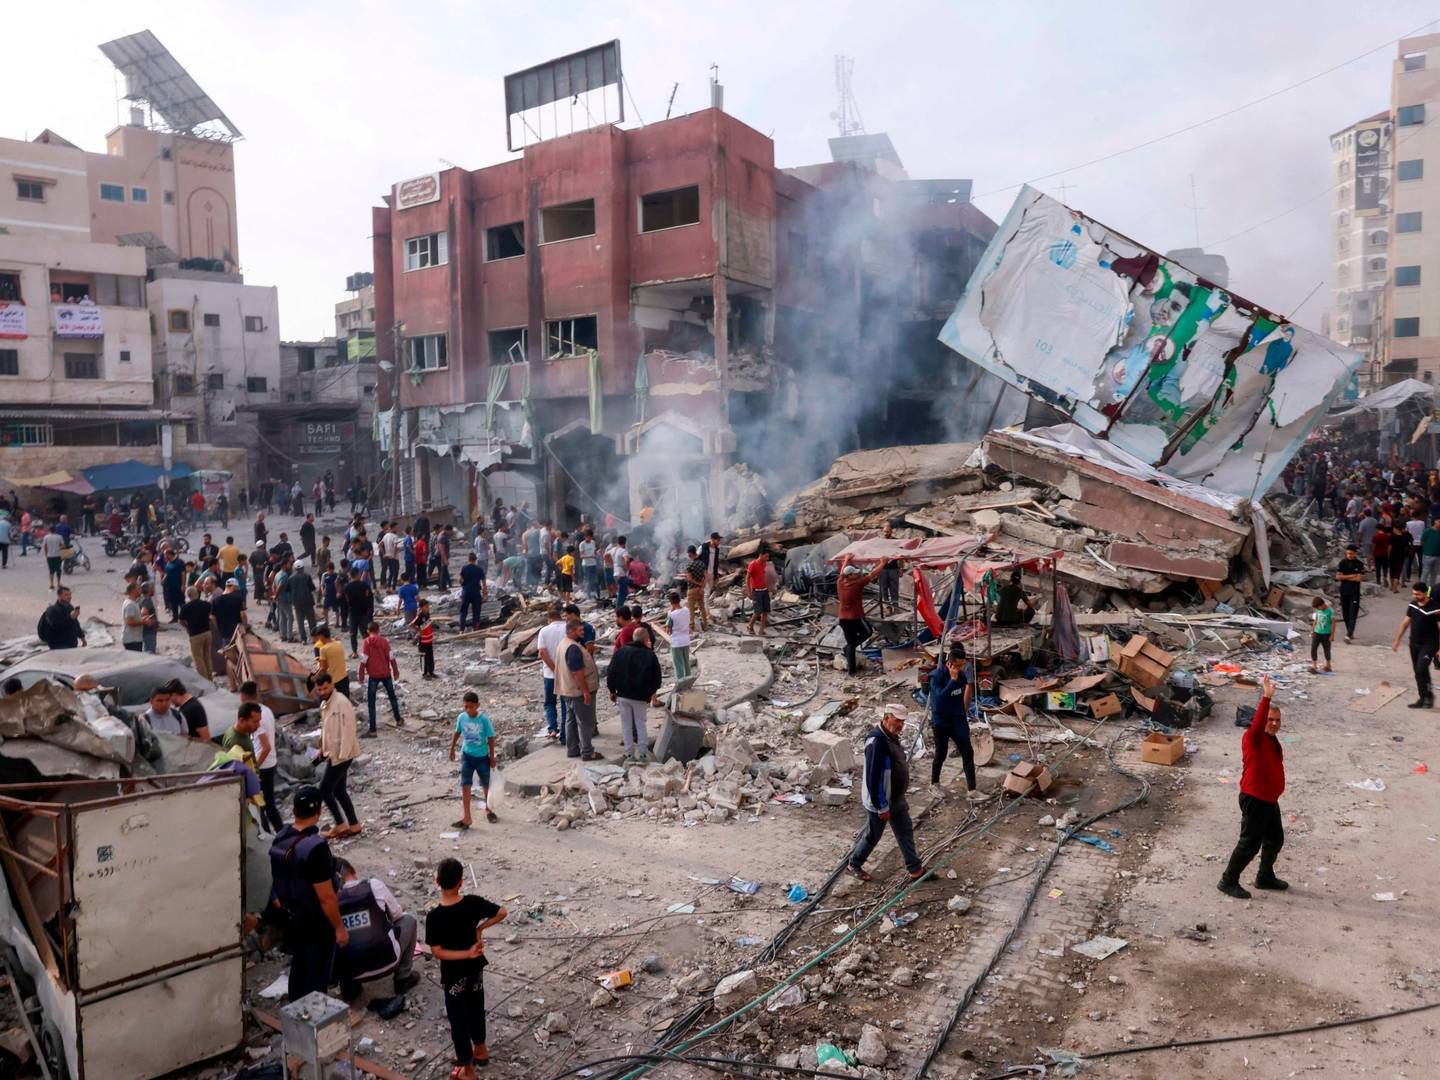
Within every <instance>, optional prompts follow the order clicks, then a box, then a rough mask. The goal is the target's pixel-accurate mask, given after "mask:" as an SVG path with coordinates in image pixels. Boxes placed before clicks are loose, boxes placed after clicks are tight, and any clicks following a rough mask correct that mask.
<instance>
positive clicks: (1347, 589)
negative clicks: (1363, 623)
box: [1335, 544, 1365, 642]
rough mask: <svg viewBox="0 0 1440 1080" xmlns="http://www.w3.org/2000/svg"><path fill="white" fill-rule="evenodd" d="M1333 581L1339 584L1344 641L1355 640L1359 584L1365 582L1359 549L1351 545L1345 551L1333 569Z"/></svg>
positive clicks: (1363, 565)
mask: <svg viewBox="0 0 1440 1080" xmlns="http://www.w3.org/2000/svg"><path fill="white" fill-rule="evenodd" d="M1335 580H1336V581H1338V582H1339V583H1340V617H1341V618H1342V619H1344V620H1345V640H1346V641H1347V642H1351V641H1354V640H1355V620H1357V619H1358V618H1359V617H1360V583H1361V582H1363V581H1364V580H1365V564H1364V563H1363V562H1361V561H1360V549H1359V548H1357V547H1356V546H1355V545H1354V544H1351V545H1350V546H1349V547H1347V548H1346V549H1345V558H1343V559H1341V560H1340V565H1339V566H1337V567H1336V568H1335Z"/></svg>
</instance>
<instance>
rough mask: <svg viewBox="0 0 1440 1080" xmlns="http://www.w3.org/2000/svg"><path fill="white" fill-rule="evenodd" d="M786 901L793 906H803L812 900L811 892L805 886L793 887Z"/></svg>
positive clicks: (786, 896) (787, 894) (786, 895)
mask: <svg viewBox="0 0 1440 1080" xmlns="http://www.w3.org/2000/svg"><path fill="white" fill-rule="evenodd" d="M785 899H786V900H789V901H790V903H792V904H803V903H804V902H805V901H806V900H809V899H810V891H809V890H808V889H806V888H805V886H804V885H791V886H790V891H789V892H787V893H786V894H785Z"/></svg>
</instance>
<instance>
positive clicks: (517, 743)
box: [500, 735, 530, 761]
mask: <svg viewBox="0 0 1440 1080" xmlns="http://www.w3.org/2000/svg"><path fill="white" fill-rule="evenodd" d="M500 752H501V753H502V754H504V755H505V757H506V758H507V759H508V760H510V761H519V760H520V759H521V758H522V757H524V756H525V755H526V754H528V753H529V752H530V740H529V739H528V738H526V737H525V736H524V735H516V736H515V737H514V738H513V739H507V740H505V742H504V743H502V744H501V746H500Z"/></svg>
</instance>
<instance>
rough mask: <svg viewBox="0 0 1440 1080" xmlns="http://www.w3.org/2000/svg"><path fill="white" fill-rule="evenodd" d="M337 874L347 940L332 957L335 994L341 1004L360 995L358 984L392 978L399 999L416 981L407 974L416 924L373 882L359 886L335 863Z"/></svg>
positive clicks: (350, 871)
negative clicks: (337, 987)
mask: <svg viewBox="0 0 1440 1080" xmlns="http://www.w3.org/2000/svg"><path fill="white" fill-rule="evenodd" d="M335 868H336V869H337V870H339V871H340V891H339V893H337V894H336V898H337V899H338V900H339V901H340V921H341V922H342V923H344V925H345V929H346V931H347V932H348V933H349V935H350V938H349V940H348V941H347V942H346V943H345V944H344V945H343V946H341V948H340V949H339V950H338V951H337V952H336V954H335V971H336V974H337V975H339V976H340V994H341V996H342V997H344V998H345V999H346V1000H347V1001H348V1000H350V999H351V998H354V997H356V996H357V995H358V994H359V993H360V984H361V983H363V982H369V981H371V980H372V979H378V978H381V977H382V976H384V975H388V974H390V973H391V972H392V971H393V972H394V973H395V993H396V994H397V995H399V994H403V993H405V991H406V990H409V989H410V988H411V987H413V986H415V985H416V984H417V983H418V982H419V981H420V976H419V975H417V974H415V973H414V972H412V971H411V966H412V965H413V964H414V963H415V938H416V936H417V934H418V932H419V929H420V927H419V923H418V922H417V921H416V919H415V916H414V915H411V914H409V913H408V912H407V911H406V910H405V909H404V908H403V907H401V906H400V901H399V900H396V899H395V894H394V893H392V892H391V891H390V888H389V886H387V885H386V884H385V882H383V881H381V880H380V879H379V878H373V877H372V878H366V879H364V880H363V881H362V880H361V879H360V877H359V876H358V875H357V874H356V873H355V867H354V866H352V865H351V864H350V863H349V862H348V861H347V860H345V859H336V860H335Z"/></svg>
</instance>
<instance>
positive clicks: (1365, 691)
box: [1355, 686, 1370, 697]
mask: <svg viewBox="0 0 1440 1080" xmlns="http://www.w3.org/2000/svg"><path fill="white" fill-rule="evenodd" d="M1355 693H1356V695H1357V696H1358V697H1369V696H1370V688H1369V687H1368V686H1357V687H1355Z"/></svg>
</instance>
